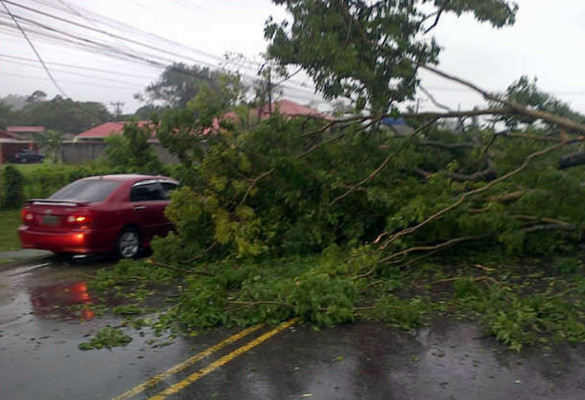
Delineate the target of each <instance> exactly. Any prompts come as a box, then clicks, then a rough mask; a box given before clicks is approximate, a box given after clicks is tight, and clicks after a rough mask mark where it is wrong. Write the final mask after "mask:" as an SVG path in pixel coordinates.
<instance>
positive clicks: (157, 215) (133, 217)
mask: <svg viewBox="0 0 585 400" xmlns="http://www.w3.org/2000/svg"><path fill="white" fill-rule="evenodd" d="M177 186H178V182H177V181H176V180H174V179H171V178H167V177H165V176H160V175H159V176H152V175H104V176H94V177H90V178H84V179H80V180H78V181H75V182H73V183H71V184H69V185H67V186H65V187H64V188H62V189H60V190H59V191H57V192H56V193H54V194H53V195H52V196H50V197H49V198H47V199H33V200H27V201H26V202H25V205H24V207H23V209H22V225H21V226H20V227H19V228H18V233H19V236H20V241H21V243H22V247H23V248H34V249H44V250H51V251H53V252H55V253H60V254H93V253H106V252H112V251H114V252H116V253H118V254H119V255H120V256H121V257H123V258H133V257H135V256H136V255H137V254H138V253H139V252H140V250H141V249H143V248H145V247H148V246H149V244H150V241H151V239H152V238H153V237H154V236H156V235H159V236H164V235H166V234H167V233H168V232H169V231H170V230H171V229H172V225H171V223H170V222H169V221H168V220H167V218H166V217H165V213H164V211H165V208H166V207H167V205H168V204H169V201H170V200H169V198H170V193H171V192H172V191H173V190H175V189H176V188H177Z"/></svg>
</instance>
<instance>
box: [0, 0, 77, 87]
mask: <svg viewBox="0 0 585 400" xmlns="http://www.w3.org/2000/svg"><path fill="white" fill-rule="evenodd" d="M0 2H1V3H2V5H3V6H4V9H5V10H6V12H7V13H8V15H10V17H11V18H12V20H13V21H14V23H15V24H16V26H17V27H18V29H19V30H20V32H21V33H22V36H24V38H25V39H26V41H27V42H28V44H29V46H30V47H31V49H32V50H33V52H34V53H35V55H36V56H37V58H38V60H39V62H40V63H41V65H42V66H43V69H44V70H45V72H46V73H47V75H48V76H49V78H50V79H51V82H53V84H54V85H55V87H56V88H57V90H58V91H59V92H60V93H61V94H63V96H65V97H69V96H67V95H66V94H65V91H64V90H63V89H61V86H59V84H58V83H57V81H56V80H55V78H54V77H53V74H51V71H49V68H47V66H46V65H45V62H44V61H43V58H42V57H41V55H40V54H39V52H38V51H37V49H36V47H35V45H34V44H33V42H31V40H30V39H29V38H28V35H27V34H26V32H25V31H24V29H22V27H21V26H20V24H19V23H18V20H17V19H16V18H15V17H14V15H12V13H11V12H10V9H9V8H8V6H7V5H6V3H5V2H4V0H0Z"/></svg>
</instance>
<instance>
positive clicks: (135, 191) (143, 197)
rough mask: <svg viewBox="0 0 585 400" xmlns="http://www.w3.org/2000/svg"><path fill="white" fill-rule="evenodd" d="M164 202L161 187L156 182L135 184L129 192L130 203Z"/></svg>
mask: <svg viewBox="0 0 585 400" xmlns="http://www.w3.org/2000/svg"><path fill="white" fill-rule="evenodd" d="M156 200H165V197H164V195H163V193H162V191H161V187H160V185H159V184H158V183H157V182H153V183H140V182H139V183H137V184H134V186H132V189H131V190H130V201H156Z"/></svg>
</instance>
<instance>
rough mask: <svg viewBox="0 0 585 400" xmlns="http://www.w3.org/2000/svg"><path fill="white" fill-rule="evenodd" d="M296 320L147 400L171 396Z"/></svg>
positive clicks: (260, 337) (286, 323) (284, 324)
mask: <svg viewBox="0 0 585 400" xmlns="http://www.w3.org/2000/svg"><path fill="white" fill-rule="evenodd" d="M298 320H299V319H298V318H293V319H291V320H289V321H286V322H283V323H282V324H280V325H278V326H277V327H276V328H274V329H273V330H271V331H270V332H266V333H265V334H263V335H262V336H259V337H257V338H256V339H254V340H252V341H250V342H248V343H247V344H245V345H244V346H242V347H239V348H237V349H236V350H234V351H232V352H231V353H229V354H227V355H225V356H223V357H222V358H220V359H219V360H217V361H215V362H213V363H211V364H209V365H208V366H207V367H205V368H201V369H200V370H199V371H197V372H195V373H193V374H191V375H189V376H188V377H187V378H185V379H183V380H182V381H180V382H177V383H175V384H174V385H173V386H170V387H169V388H168V389H165V390H163V391H162V392H160V393H159V394H157V395H155V396H152V397H150V398H149V399H148V400H164V399H166V398H167V397H168V396H171V395H173V394H175V393H178V392H179V391H181V390H182V389H184V388H186V387H187V386H189V385H190V384H192V383H193V382H195V381H196V380H198V379H199V378H202V377H204V376H205V375H207V374H209V373H210V372H212V371H214V370H216V369H217V368H219V367H221V366H223V365H224V364H227V363H228V362H230V361H231V360H233V359H234V358H236V357H238V356H241V355H242V354H244V353H245V352H247V351H248V350H250V349H252V348H254V347H256V346H258V345H259V344H261V343H263V342H265V341H266V340H268V339H270V338H271V337H272V336H274V335H276V334H277V333H279V332H281V331H283V330H284V329H286V328H288V327H290V326H291V325H294V324H295V323H296V322H297V321H298Z"/></svg>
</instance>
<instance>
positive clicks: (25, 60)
mask: <svg viewBox="0 0 585 400" xmlns="http://www.w3.org/2000/svg"><path fill="white" fill-rule="evenodd" d="M0 58H7V59H8V60H6V61H7V62H16V61H22V62H23V63H36V62H37V61H36V60H35V59H33V58H28V57H19V56H9V55H5V54H0ZM45 63H46V64H47V65H56V66H60V67H64V68H72V69H81V70H87V71H96V72H102V73H105V74H113V75H122V76H128V77H133V78H146V79H153V77H152V76H151V75H140V74H134V73H126V72H122V71H114V70H108V69H103V68H92V67H86V66H83V65H75V64H66V63H58V62H51V61H45Z"/></svg>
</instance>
